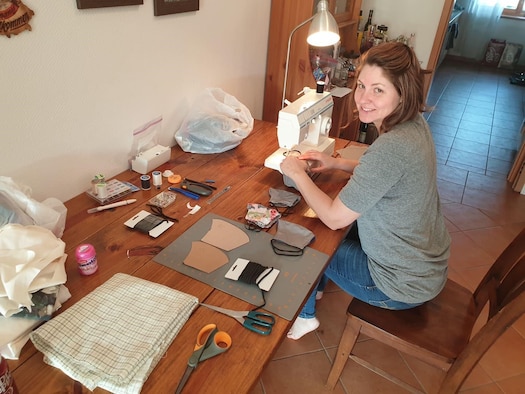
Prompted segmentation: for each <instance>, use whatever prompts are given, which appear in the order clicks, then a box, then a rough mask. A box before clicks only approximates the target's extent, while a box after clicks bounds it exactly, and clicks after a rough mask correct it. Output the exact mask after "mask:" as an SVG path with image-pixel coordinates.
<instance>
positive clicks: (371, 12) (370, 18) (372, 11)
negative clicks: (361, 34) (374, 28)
mask: <svg viewBox="0 0 525 394" xmlns="http://www.w3.org/2000/svg"><path fill="white" fill-rule="evenodd" d="M373 15H374V10H370V11H369V12H368V20H367V21H366V23H365V27H364V29H363V31H365V32H366V31H367V30H368V27H369V26H370V25H371V24H372V16H373Z"/></svg>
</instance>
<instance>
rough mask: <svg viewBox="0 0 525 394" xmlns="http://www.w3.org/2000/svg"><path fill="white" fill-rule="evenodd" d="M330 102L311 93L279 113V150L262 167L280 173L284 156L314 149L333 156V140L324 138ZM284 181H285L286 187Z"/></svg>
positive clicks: (328, 125) (329, 122) (323, 95)
mask: <svg viewBox="0 0 525 394" xmlns="http://www.w3.org/2000/svg"><path fill="white" fill-rule="evenodd" d="M333 107H334V103H333V100H332V94H331V93H329V92H323V93H317V92H316V91H315V90H311V91H309V92H307V93H305V94H304V95H303V96H302V97H301V98H299V99H297V100H295V101H294V102H293V103H291V104H290V105H288V106H287V107H285V108H283V109H282V110H280V111H279V119H278V122H277V139H278V141H279V149H277V150H276V151H275V152H274V153H273V154H272V155H271V156H268V157H267V158H266V160H265V161H264V166H265V167H268V168H272V169H274V170H277V171H281V162H282V161H283V160H284V158H285V157H286V155H288V154H291V153H295V154H300V153H304V152H306V151H308V150H317V151H320V152H325V153H327V154H329V155H332V154H333V153H334V146H335V140H334V139H333V138H329V137H328V133H329V131H330V128H331V126H332V109H333ZM286 183H287V182H285V184H286Z"/></svg>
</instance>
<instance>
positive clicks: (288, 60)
mask: <svg viewBox="0 0 525 394" xmlns="http://www.w3.org/2000/svg"><path fill="white" fill-rule="evenodd" d="M314 17H315V15H313V16H312V17H310V18H308V19H307V20H305V21H304V22H301V23H300V24H299V25H297V26H296V27H295V28H294V29H293V30H292V31H291V33H290V36H289V37H288V49H287V52H286V66H285V70H284V86H283V99H282V101H281V109H283V108H284V104H285V100H286V83H287V82H288V66H289V63H290V48H291V46H292V37H293V35H294V34H295V32H296V31H297V30H299V29H300V28H301V27H303V26H304V25H306V24H307V23H308V22H310V21H311V20H313V19H314Z"/></svg>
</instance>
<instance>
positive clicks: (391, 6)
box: [362, 0, 445, 68]
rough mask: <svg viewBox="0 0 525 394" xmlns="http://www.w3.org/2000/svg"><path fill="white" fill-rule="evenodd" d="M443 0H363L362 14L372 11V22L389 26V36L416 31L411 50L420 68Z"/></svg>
mask: <svg viewBox="0 0 525 394" xmlns="http://www.w3.org/2000/svg"><path fill="white" fill-rule="evenodd" d="M444 4H445V0H395V1H392V0H363V2H362V8H363V17H364V19H365V21H366V18H367V17H368V11H369V10H370V9H372V10H374V16H373V21H372V22H373V23H374V24H377V25H386V26H388V36H389V38H390V39H394V38H396V37H398V36H400V35H404V36H410V34H412V33H415V35H416V38H415V45H414V51H415V52H416V55H417V57H418V59H419V60H420V61H421V66H422V67H423V68H426V67H427V64H428V60H429V58H430V52H432V45H434V38H435V35H436V31H437V28H438V25H439V20H440V18H441V12H442V10H443V5H444Z"/></svg>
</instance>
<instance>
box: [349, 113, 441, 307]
mask: <svg viewBox="0 0 525 394" xmlns="http://www.w3.org/2000/svg"><path fill="white" fill-rule="evenodd" d="M339 198H340V199H341V201H342V202H343V204H345V205H346V206H347V207H348V208H350V209H351V210H353V211H355V212H358V213H360V214H361V216H360V217H359V219H358V220H357V224H358V228H359V238H360V240H361V245H362V247H363V251H364V252H365V253H366V254H367V256H368V266H369V269H370V274H371V276H372V279H373V280H374V282H375V284H376V285H377V287H378V288H379V289H380V290H381V291H382V292H383V293H385V294H386V295H388V296H389V297H391V298H392V299H393V300H397V301H401V302H407V303H418V302H424V301H428V300H430V299H432V298H434V297H435V296H436V295H437V294H438V293H439V292H440V291H441V290H442V288H443V287H444V285H445V282H446V277H447V261H448V257H449V254H450V236H449V234H448V231H447V229H446V227H445V222H444V219H443V215H442V213H441V206H440V201H439V195H438V190H437V184H436V156H435V148H434V143H433V141H432V135H431V132H430V128H429V126H428V124H427V122H426V121H425V119H424V118H423V117H422V116H421V115H419V116H417V117H416V119H414V120H412V121H408V122H405V123H402V124H399V125H397V126H395V127H394V128H393V129H392V130H391V131H389V132H388V133H385V134H382V135H381V136H379V137H378V138H377V139H376V141H374V143H373V144H372V145H371V146H370V147H369V148H368V149H367V151H366V153H365V154H364V155H363V156H362V157H361V159H360V163H359V165H358V166H357V167H356V168H355V170H354V173H353V175H352V177H351V178H350V180H349V181H348V183H347V185H346V186H345V187H344V188H343V189H342V190H341V192H340V193H339Z"/></svg>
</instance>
